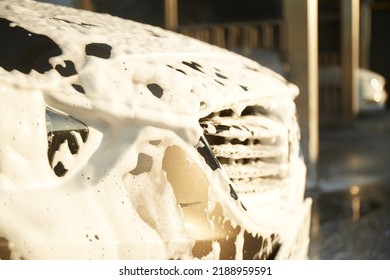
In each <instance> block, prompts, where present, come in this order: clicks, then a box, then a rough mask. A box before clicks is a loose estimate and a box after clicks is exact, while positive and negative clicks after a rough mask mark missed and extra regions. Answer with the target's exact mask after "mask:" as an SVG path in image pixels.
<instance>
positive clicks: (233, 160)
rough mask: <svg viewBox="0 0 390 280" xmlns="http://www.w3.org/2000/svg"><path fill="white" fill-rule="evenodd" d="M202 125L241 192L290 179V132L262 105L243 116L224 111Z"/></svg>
mask: <svg viewBox="0 0 390 280" xmlns="http://www.w3.org/2000/svg"><path fill="white" fill-rule="evenodd" d="M200 125H201V126H202V127H203V129H204V134H205V137H206V139H207V141H208V142H209V145H210V147H211V150H212V151H213V153H214V154H215V156H216V157H217V159H218V160H219V162H220V163H221V164H222V166H223V167H224V169H225V170H226V172H227V174H228V176H229V178H230V179H231V181H232V182H233V183H235V185H238V190H239V191H245V188H246V189H247V190H250V189H251V188H253V187H254V186H258V185H267V186H269V185H272V181H275V180H276V181H280V180H281V179H283V178H285V177H286V176H287V172H288V161H289V139H288V137H289V135H288V134H289V132H288V130H287V129H286V127H285V126H284V125H283V124H282V122H281V121H280V120H279V119H278V118H277V116H274V115H272V114H271V113H270V111H269V110H266V109H265V108H263V107H261V106H247V107H246V108H245V109H244V110H243V111H242V112H240V113H237V112H235V111H233V110H230V109H227V110H222V111H219V112H214V113H212V114H210V115H208V116H207V117H204V118H202V119H200ZM259 182H263V183H264V182H267V183H266V184H259ZM257 188H258V187H257Z"/></svg>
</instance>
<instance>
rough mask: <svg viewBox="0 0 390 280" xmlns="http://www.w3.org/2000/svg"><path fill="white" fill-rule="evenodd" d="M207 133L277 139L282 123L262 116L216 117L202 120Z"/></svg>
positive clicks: (269, 139)
mask: <svg viewBox="0 0 390 280" xmlns="http://www.w3.org/2000/svg"><path fill="white" fill-rule="evenodd" d="M201 124H202V127H203V129H204V132H205V134H209V135H216V136H220V137H228V138H237V139H240V140H243V139H262V140H263V141H266V140H267V141H272V140H275V139H276V138H277V137H278V135H279V134H280V128H279V127H280V125H279V124H278V123H277V122H274V121H271V120H269V119H267V118H264V117H261V116H243V117H240V118H235V117H214V118H212V119H209V120H203V121H202V122H201Z"/></svg>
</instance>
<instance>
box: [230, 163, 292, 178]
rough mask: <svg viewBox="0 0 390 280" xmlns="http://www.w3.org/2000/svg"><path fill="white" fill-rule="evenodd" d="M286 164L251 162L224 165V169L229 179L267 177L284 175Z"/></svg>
mask: <svg viewBox="0 0 390 280" xmlns="http://www.w3.org/2000/svg"><path fill="white" fill-rule="evenodd" d="M286 168H287V166H285V165H279V164H272V163H264V162H256V163H251V164H245V165H244V164H238V165H232V164H229V165H226V166H225V170H226V171H227V173H228V174H229V177H230V178H231V179H233V180H234V179H240V178H248V177H250V178H267V177H284V175H285V173H286Z"/></svg>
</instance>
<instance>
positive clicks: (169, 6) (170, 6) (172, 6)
mask: <svg viewBox="0 0 390 280" xmlns="http://www.w3.org/2000/svg"><path fill="white" fill-rule="evenodd" d="M164 1H165V28H166V29H169V30H176V29H177V27H178V6H177V0H164Z"/></svg>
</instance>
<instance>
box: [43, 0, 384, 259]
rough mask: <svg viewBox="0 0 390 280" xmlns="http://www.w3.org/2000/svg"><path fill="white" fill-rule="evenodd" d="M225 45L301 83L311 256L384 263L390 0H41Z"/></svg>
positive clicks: (301, 122)
mask: <svg viewBox="0 0 390 280" xmlns="http://www.w3.org/2000/svg"><path fill="white" fill-rule="evenodd" d="M41 1H42V2H51V3H55V4H60V5H65V6H72V7H75V8H79V9H86V10H92V11H96V12H100V13H108V14H112V15H115V16H119V17H122V18H126V19H131V20H135V21H139V22H143V23H147V24H151V25H155V26H160V27H162V28H165V29H170V30H172V31H174V32H178V33H182V34H185V35H188V36H191V37H194V38H197V39H200V40H202V41H205V42H208V43H211V44H214V45H218V46H220V47H222V48H227V49H229V50H231V51H234V52H237V53H239V54H242V55H244V56H248V57H250V58H252V59H254V60H257V61H258V62H259V63H260V64H262V65H264V66H267V67H269V68H271V69H273V70H274V71H276V72H278V73H280V74H281V75H283V76H284V77H285V78H286V79H287V80H289V81H291V82H293V83H295V84H297V85H298V86H299V88H300V92H301V93H300V96H299V97H298V98H297V107H298V115H299V120H300V126H301V130H302V149H303V154H304V156H305V160H306V165H307V167H308V175H307V190H306V195H307V196H310V197H312V198H313V201H314V204H313V213H312V229H311V246H310V252H309V257H310V259H390V219H389V218H388V217H389V216H390V186H389V185H390V184H389V183H390V172H389V166H390V141H389V140H390V112H389V108H390V98H387V93H388V92H389V87H390V83H389V82H388V81H390V51H389V50H390V32H389V31H388V28H390V0H294V1H293V0H51V1H50V0H41Z"/></svg>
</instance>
